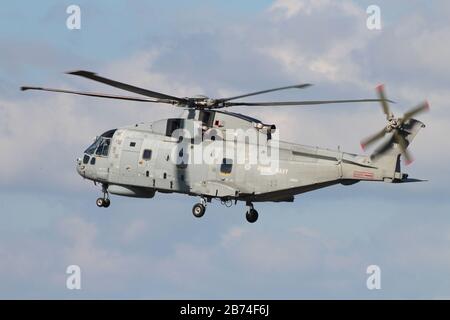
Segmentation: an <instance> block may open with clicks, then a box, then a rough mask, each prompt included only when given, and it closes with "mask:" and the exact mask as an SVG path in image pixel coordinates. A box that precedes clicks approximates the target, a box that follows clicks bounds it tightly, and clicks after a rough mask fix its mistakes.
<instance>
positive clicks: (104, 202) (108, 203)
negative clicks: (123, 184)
mask: <svg viewBox="0 0 450 320" xmlns="http://www.w3.org/2000/svg"><path fill="white" fill-rule="evenodd" d="M110 204H111V200H109V199H105V200H104V201H103V208H108V207H109V206H110Z"/></svg>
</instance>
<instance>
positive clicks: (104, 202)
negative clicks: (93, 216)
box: [95, 185, 111, 208]
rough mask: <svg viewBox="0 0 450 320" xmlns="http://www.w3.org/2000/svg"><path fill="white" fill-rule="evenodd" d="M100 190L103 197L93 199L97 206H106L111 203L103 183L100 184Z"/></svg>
mask: <svg viewBox="0 0 450 320" xmlns="http://www.w3.org/2000/svg"><path fill="white" fill-rule="evenodd" d="M102 191H103V198H98V199H97V200H96V201H95V204H96V205H97V207H99V208H108V207H109V205H110V204H111V200H109V196H108V189H107V187H106V186H105V185H103V186H102Z"/></svg>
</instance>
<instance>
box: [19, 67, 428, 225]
mask: <svg viewBox="0 0 450 320" xmlns="http://www.w3.org/2000/svg"><path fill="white" fill-rule="evenodd" d="M67 74H70V75H75V76H79V77H82V78H86V79H90V80H93V81H97V82H100V83H103V84H106V85H109V86H112V87H115V88H118V89H121V90H125V91H128V92H132V93H134V94H138V95H139V96H123V95H112V94H103V93H95V92H84V91H72V90H63V89H52V88H43V87H31V86H24V87H21V90H22V91H26V90H40V91H49V92H57V93H67V94H76V95H82V96H89V97H98V98H109V99H116V100H126V101H138V102H147V103H162V104H169V105H172V106H175V107H180V108H182V109H183V111H182V114H181V115H180V116H179V117H176V118H169V119H162V120H157V121H154V122H143V123H137V124H133V125H129V126H123V127H119V128H116V129H111V130H108V131H106V132H104V133H103V134H101V135H100V136H98V137H96V139H95V141H94V142H93V143H92V144H91V145H90V146H89V147H88V148H87V149H86V150H85V151H84V152H83V156H82V157H81V158H78V159H77V160H76V170H77V172H78V174H79V175H80V176H82V177H83V178H85V179H88V180H92V181H93V182H94V184H96V185H97V184H99V185H101V188H102V194H103V196H102V197H99V198H98V199H97V200H96V205H97V206H98V207H103V208H107V207H109V206H110V204H111V200H110V194H113V195H119V196H128V197H137V198H153V197H154V196H155V194H156V192H158V193H163V194H164V193H180V194H186V195H189V196H195V197H199V198H200V202H198V203H196V204H194V206H193V208H192V213H193V215H194V216H195V217H197V218H200V217H202V216H203V215H204V214H205V211H206V207H207V204H208V203H210V202H211V201H212V199H217V200H220V201H221V203H222V204H224V205H226V206H231V205H233V203H234V204H235V205H236V204H237V202H238V201H243V202H245V205H246V207H247V210H246V212H245V216H246V220H247V221H248V222H250V223H254V222H256V221H257V219H258V211H257V210H256V209H255V208H254V203H257V202H293V201H294V197H295V196H296V195H298V194H302V193H305V192H310V191H314V190H317V189H321V188H325V187H329V186H333V185H337V184H341V185H345V186H348V185H353V184H355V183H358V182H360V181H377V182H386V183H405V182H419V181H423V180H419V179H411V178H408V174H406V173H403V172H402V170H401V157H403V158H404V159H405V163H406V164H409V163H410V162H411V161H412V156H411V154H410V153H409V151H408V150H407V148H408V146H409V144H410V143H411V142H412V140H413V139H414V137H415V136H416V134H417V133H418V132H419V130H420V129H421V128H423V127H425V125H424V124H423V123H422V122H421V121H419V120H416V119H414V118H413V117H414V116H416V115H417V114H419V113H421V112H423V111H426V110H428V109H429V104H428V102H426V101H425V102H423V103H421V104H419V105H418V106H416V107H414V108H412V109H411V110H409V111H407V112H406V113H405V114H404V115H403V116H401V117H396V116H394V114H393V113H392V112H391V110H390V107H389V102H393V101H391V100H389V99H387V98H386V94H385V90H384V86H383V85H379V86H378V87H377V93H378V97H377V98H376V99H357V100H309V101H275V102H245V101H242V100H240V99H242V98H247V97H251V96H256V95H261V94H266V93H269V92H275V91H281V90H289V89H297V90H303V89H306V88H308V87H310V86H311V84H309V83H304V84H297V85H292V86H285V87H279V88H273V89H268V90H262V91H256V92H252V93H247V94H241V95H236V96H232V97H228V98H219V99H212V98H209V97H207V96H203V95H198V96H194V97H183V98H181V97H176V96H172V95H167V94H164V93H160V92H156V91H151V90H148V89H144V88H140V87H136V86H134V85H130V84H127V83H123V82H118V81H115V80H112V79H109V78H105V77H102V76H99V75H98V74H96V73H94V72H90V71H84V70H79V71H72V72H68V73H67ZM236 100H238V101H236ZM364 102H380V103H381V106H382V110H383V113H384V115H385V116H386V120H387V124H386V126H385V127H383V128H382V129H381V130H380V131H379V132H377V133H375V134H373V135H371V136H369V137H367V138H365V139H363V140H362V141H361V146H362V148H363V149H365V148H367V147H369V146H371V145H373V144H375V143H376V142H377V141H379V140H382V139H384V141H383V142H382V143H381V145H379V147H378V148H376V149H375V150H374V151H373V153H372V154H370V155H357V154H353V153H347V152H343V151H341V150H330V149H324V148H319V147H311V146H306V145H301V144H297V143H291V142H286V141H280V140H279V139H278V136H279V134H278V133H279V130H278V129H277V127H276V125H275V124H266V123H263V122H262V121H260V120H258V119H256V118H253V117H250V116H247V115H244V114H240V113H235V112H231V111H227V110H225V109H227V108H230V107H233V106H308V105H322V104H330V103H364Z"/></svg>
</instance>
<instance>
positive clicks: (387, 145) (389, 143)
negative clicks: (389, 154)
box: [370, 136, 395, 159]
mask: <svg viewBox="0 0 450 320" xmlns="http://www.w3.org/2000/svg"><path fill="white" fill-rule="evenodd" d="M394 141H395V139H394V136H392V137H391V138H390V139H389V140H388V141H386V142H385V143H383V144H382V145H381V146H379V147H378V148H377V149H376V150H375V151H374V152H373V153H372V155H371V156H370V157H371V158H372V159H376V158H377V157H379V156H381V155H383V154H384V153H385V152H386V151H388V150H389V149H390V148H391V147H392V144H393V143H394Z"/></svg>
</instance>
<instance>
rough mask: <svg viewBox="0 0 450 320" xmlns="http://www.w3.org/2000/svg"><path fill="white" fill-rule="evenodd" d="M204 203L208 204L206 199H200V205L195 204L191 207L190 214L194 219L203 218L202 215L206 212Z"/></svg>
mask: <svg viewBox="0 0 450 320" xmlns="http://www.w3.org/2000/svg"><path fill="white" fill-rule="evenodd" d="M206 202H208V200H207V199H206V198H204V197H202V199H201V201H200V203H196V204H195V205H194V206H193V207H192V214H193V215H194V217H196V218H201V217H203V215H204V214H205V211H206Z"/></svg>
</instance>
